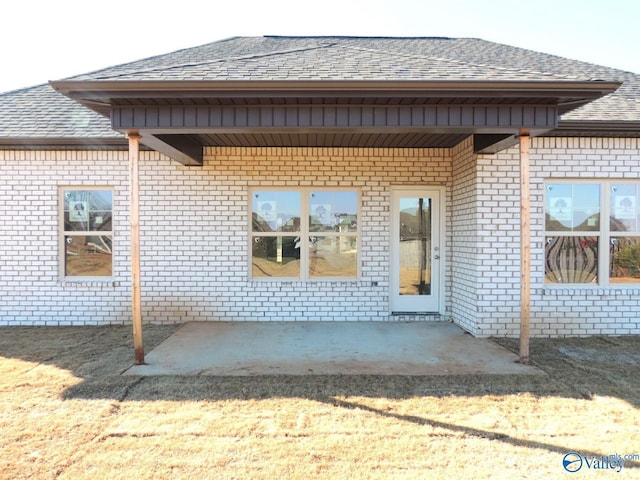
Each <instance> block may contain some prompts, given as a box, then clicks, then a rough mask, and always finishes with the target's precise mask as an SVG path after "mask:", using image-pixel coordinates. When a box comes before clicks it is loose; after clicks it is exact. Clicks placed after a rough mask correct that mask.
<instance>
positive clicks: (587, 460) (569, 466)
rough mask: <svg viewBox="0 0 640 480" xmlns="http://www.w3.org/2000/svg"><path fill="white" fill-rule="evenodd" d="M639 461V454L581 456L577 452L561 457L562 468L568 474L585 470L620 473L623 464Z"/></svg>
mask: <svg viewBox="0 0 640 480" xmlns="http://www.w3.org/2000/svg"><path fill="white" fill-rule="evenodd" d="M638 460H640V454H637V453H636V454H629V455H620V454H619V453H614V454H611V455H600V456H596V455H582V454H580V453H578V452H569V453H566V454H565V455H564V457H562V467H563V468H564V469H565V470H566V471H567V472H569V473H576V472H579V471H580V470H582V469H585V470H609V471H615V472H618V473H620V472H621V471H622V468H623V467H624V464H625V462H635V461H638Z"/></svg>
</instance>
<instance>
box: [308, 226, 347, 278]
mask: <svg viewBox="0 0 640 480" xmlns="http://www.w3.org/2000/svg"><path fill="white" fill-rule="evenodd" d="M357 244H358V242H357V239H356V237H347V236H341V237H311V238H310V239H309V245H310V246H309V275H310V276H312V277H355V276H357V274H358V265H357V256H358V247H357Z"/></svg>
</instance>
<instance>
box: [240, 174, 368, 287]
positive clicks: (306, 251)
mask: <svg viewBox="0 0 640 480" xmlns="http://www.w3.org/2000/svg"><path fill="white" fill-rule="evenodd" d="M259 192H290V193H293V192H297V193H298V194H299V196H300V212H299V213H300V216H299V218H300V221H299V227H298V229H296V230H287V231H255V230H254V224H253V221H254V214H255V213H256V212H255V211H254V209H253V199H254V195H255V194H256V193H259ZM312 192H343V193H352V194H354V195H355V196H356V203H357V205H356V209H357V210H356V218H357V219H358V220H356V227H355V230H349V231H328V230H327V231H325V230H320V231H315V230H311V228H310V223H311V222H310V210H311V207H310V203H311V202H310V200H309V194H310V193H312ZM249 211H250V214H249V239H250V242H249V244H250V245H249V278H250V279H251V280H256V281H273V280H276V281H327V280H332V281H335V280H337V281H340V280H357V279H358V278H359V277H360V225H359V218H360V191H359V190H358V189H345V188H313V187H300V188H287V187H280V188H275V187H274V188H260V187H256V188H252V189H251V190H250V191H249ZM278 237H283V238H290V237H295V242H296V244H297V245H298V246H299V249H300V269H299V275H297V276H256V275H254V259H253V248H254V243H255V242H256V239H259V238H278ZM322 237H328V238H335V239H338V240H337V241H338V242H339V241H340V239H351V241H352V242H354V241H355V245H356V249H355V250H356V252H357V253H356V255H355V257H356V258H355V272H354V275H342V276H340V275H336V276H314V275H312V271H311V268H312V267H311V262H310V260H311V256H312V247H313V245H314V243H315V242H316V240H317V239H318V238H322Z"/></svg>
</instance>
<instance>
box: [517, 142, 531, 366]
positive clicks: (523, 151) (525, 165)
mask: <svg viewBox="0 0 640 480" xmlns="http://www.w3.org/2000/svg"><path fill="white" fill-rule="evenodd" d="M519 141H520V363H523V364H525V365H527V364H528V363H529V324H530V320H531V207H530V196H531V195H530V188H529V185H530V180H529V147H530V145H531V137H530V136H529V132H528V131H524V130H523V131H521V132H520V137H519Z"/></svg>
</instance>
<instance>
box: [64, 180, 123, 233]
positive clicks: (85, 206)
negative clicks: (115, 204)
mask: <svg viewBox="0 0 640 480" xmlns="http://www.w3.org/2000/svg"><path fill="white" fill-rule="evenodd" d="M112 195H113V194H112V192H111V190H65V191H64V229H65V231H70V232H73V231H75V232H88V231H93V230H96V231H107V232H108V231H111V230H112V228H113V227H112V224H111V212H112V201H113V200H112Z"/></svg>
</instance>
